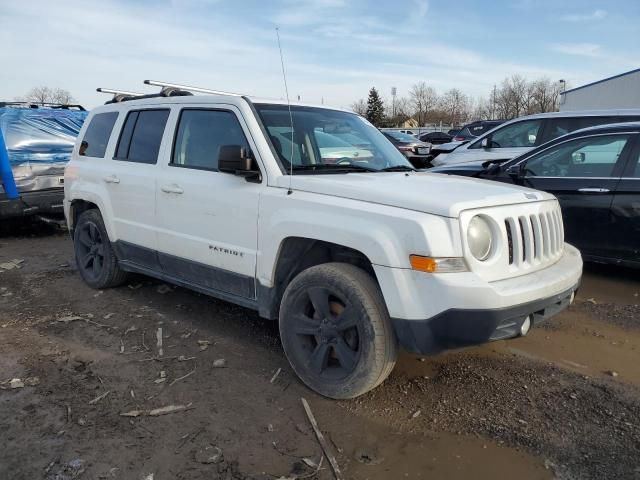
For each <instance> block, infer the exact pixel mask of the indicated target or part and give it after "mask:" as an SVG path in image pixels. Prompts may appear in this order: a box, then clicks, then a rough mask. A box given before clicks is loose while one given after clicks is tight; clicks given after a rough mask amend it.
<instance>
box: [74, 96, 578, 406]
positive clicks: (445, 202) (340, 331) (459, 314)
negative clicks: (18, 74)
mask: <svg viewBox="0 0 640 480" xmlns="http://www.w3.org/2000/svg"><path fill="white" fill-rule="evenodd" d="M121 100H122V99H121ZM325 135H333V136H336V137H337V138H339V139H340V140H341V141H342V142H347V143H349V144H350V145H352V147H353V148H352V149H350V151H351V152H353V151H363V150H366V151H367V154H366V155H364V154H362V155H358V156H356V155H355V154H354V155H349V156H345V157H344V158H341V159H334V158H332V159H330V162H328V161H323V158H324V157H323V155H322V152H321V149H320V147H319V146H318V140H319V137H321V136H325ZM324 140H326V138H325V139H324ZM64 185H65V201H64V207H65V214H66V217H67V221H68V225H69V228H70V231H71V233H72V236H73V241H74V248H75V255H76V260H77V265H78V270H79V273H80V275H81V276H82V278H83V279H84V281H85V282H86V283H87V284H88V285H89V286H91V287H93V288H105V287H112V286H116V285H119V284H121V283H123V282H124V281H125V278H126V275H127V273H128V272H137V273H143V274H146V275H150V276H153V277H156V278H159V279H162V280H164V281H167V282H171V283H174V284H177V285H181V286H184V287H187V288H191V289H193V290H196V291H199V292H203V293H206V294H209V295H212V296H214V297H217V298H220V299H224V300H227V301H230V302H233V303H236V304H239V305H242V306H244V307H247V308H251V309H254V310H257V311H258V313H259V314H260V315H261V316H263V317H266V318H270V319H278V320H279V326H280V335H281V339H282V345H283V347H284V351H285V354H286V356H287V358H288V360H289V362H290V363H291V366H292V368H293V369H294V370H295V372H296V373H297V374H298V376H299V377H300V378H301V379H302V381H303V382H304V383H305V384H307V385H308V386H309V387H311V388H312V389H314V390H316V391H317V392H319V393H320V394H322V395H325V396H327V397H332V398H352V397H355V396H357V395H360V394H362V393H364V392H366V391H368V390H370V389H372V388H374V387H376V386H377V385H379V384H380V383H381V382H382V381H383V380H384V379H385V378H386V377H387V376H388V375H389V373H390V372H391V370H392V369H393V366H394V364H395V361H396V356H397V352H398V348H403V349H405V350H407V351H410V352H414V353H417V354H430V353H434V352H438V351H441V350H443V349H445V348H451V347H460V346H466V345H472V344H478V343H482V342H487V341H491V340H496V339H505V338H512V337H517V336H519V335H524V334H526V333H527V331H528V330H529V328H530V327H531V326H533V325H535V324H537V323H539V322H541V321H542V320H544V319H546V318H548V317H549V316H551V315H553V314H555V313H557V312H559V311H561V310H562V309H564V308H565V307H567V306H568V305H569V303H570V302H571V300H572V299H573V295H574V292H575V290H576V288H577V287H578V284H579V281H580V276H581V272H582V260H581V257H580V254H579V253H578V251H577V250H576V249H575V248H573V247H572V246H570V245H568V244H565V243H564V238H563V227H562V216H561V213H560V209H559V207H558V202H557V201H556V199H555V198H554V197H553V196H552V195H549V194H546V193H543V192H538V191H535V190H530V189H525V188H520V187H515V186H510V185H506V184H501V183H494V182H488V181H482V180H474V179H469V178H462V177H450V176H446V175H437V174H430V173H422V172H417V171H415V170H414V168H412V166H411V165H410V164H409V163H408V161H407V160H406V158H405V157H404V156H403V155H402V154H401V153H400V152H399V151H398V150H397V149H396V148H395V147H394V146H393V145H392V144H391V143H390V142H389V141H388V140H387V139H385V137H384V136H383V135H382V134H381V133H380V132H379V131H378V130H377V129H376V128H375V127H373V126H372V125H371V124H370V123H368V122H367V121H366V120H364V119H363V118H362V117H360V116H358V115H356V114H354V113H351V112H347V111H343V110H338V109H332V108H327V107H313V106H307V105H300V104H295V105H291V106H290V107H288V106H287V104H286V103H283V102H281V101H274V100H260V99H253V98H248V97H245V96H241V95H235V94H219V95H210V96H209V95H206V96H203V95H198V96H193V95H190V94H189V93H188V92H185V91H176V90H168V91H163V93H162V94H159V95H148V96H145V97H144V98H132V97H125V98H124V101H119V102H117V101H114V102H108V104H106V105H105V106H102V107H99V108H96V109H95V110H93V111H92V112H91V113H90V115H89V117H88V119H87V121H86V122H85V124H84V126H83V128H82V131H81V132H80V135H79V137H78V142H77V144H76V146H75V148H74V151H73V155H72V160H71V161H70V163H69V164H68V166H67V168H66V173H65V184H64Z"/></svg>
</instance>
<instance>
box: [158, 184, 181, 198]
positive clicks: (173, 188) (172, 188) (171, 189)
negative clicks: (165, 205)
mask: <svg viewBox="0 0 640 480" xmlns="http://www.w3.org/2000/svg"><path fill="white" fill-rule="evenodd" d="M160 190H162V191H163V192H164V193H177V194H178V195H179V194H181V193H183V192H184V190H183V189H182V188H180V187H179V186H178V185H176V184H175V183H174V184H172V185H162V186H161V187H160Z"/></svg>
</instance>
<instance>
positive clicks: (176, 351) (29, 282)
mask: <svg viewBox="0 0 640 480" xmlns="http://www.w3.org/2000/svg"><path fill="white" fill-rule="evenodd" d="M39 230H41V229H26V230H22V231H20V232H16V231H15V229H14V228H8V227H5V230H4V232H2V233H0V263H2V262H6V261H8V260H12V259H24V262H23V263H22V264H21V265H20V267H21V268H19V269H18V268H15V269H12V270H9V271H2V272H1V273H0V382H4V381H5V380H10V379H12V378H20V379H23V380H24V379H26V378H30V377H38V378H37V380H31V382H32V383H35V385H33V386H29V385H27V386H25V387H23V388H15V389H11V388H9V384H8V383H5V384H3V385H2V387H3V389H2V390H0V432H2V436H1V437H0V438H1V439H2V440H1V442H2V443H1V444H0V447H1V448H0V478H2V479H5V478H6V479H11V480H13V479H16V480H17V479H29V480H31V479H40V478H44V479H56V480H62V479H72V478H82V479H99V478H106V479H108V478H118V479H143V478H151V477H149V475H150V474H153V478H154V480H164V479H200V478H202V479H204V478H207V479H215V478H220V479H248V478H251V479H254V478H255V479H262V478H264V479H272V478H279V477H281V476H283V477H285V478H286V477H291V478H296V475H297V476H298V477H299V478H303V477H304V476H305V475H309V474H312V472H313V468H311V467H309V466H308V465H306V464H305V462H304V460H303V459H304V458H307V459H310V460H312V461H315V462H317V461H319V459H320V452H321V451H320V447H319V445H318V443H317V441H316V439H315V436H314V434H313V432H312V430H311V428H310V426H309V423H308V421H307V418H306V416H305V414H304V410H303V409H302V406H301V404H300V397H303V396H304V397H305V398H307V399H308V401H309V403H310V405H311V408H312V409H313V411H314V413H315V416H316V418H317V420H318V422H319V424H320V426H321V428H322V430H323V431H324V432H325V434H326V435H327V436H328V438H329V439H330V441H331V443H332V445H333V448H334V451H335V453H336V455H337V459H338V462H339V463H340V465H341V467H342V469H343V470H344V472H345V477H346V478H349V479H371V480H374V479H380V480H382V479H396V478H397V479H402V478H416V479H419V478H424V479H426V478H430V479H433V478H438V479H440V478H450V479H463V478H519V479H520V480H525V479H538V478H539V479H545V478H554V477H558V478H576V479H589V478H593V479H601V478H632V479H633V478H640V310H639V307H638V303H640V298H638V293H639V292H640V280H639V279H640V275H638V274H637V272H631V271H624V270H619V269H614V268H595V267H590V268H589V269H588V271H587V274H586V276H585V279H584V284H583V288H582V290H581V292H580V295H579V297H578V300H577V303H576V305H575V306H574V307H572V308H571V309H570V310H569V311H567V312H565V313H563V314H562V315H560V316H559V317H557V318H556V319H555V320H554V321H553V323H551V324H549V325H547V326H546V327H545V328H537V329H534V330H533V331H532V332H531V333H530V334H529V336H527V337H525V338H521V339H516V340H512V341H507V342H496V343H493V344H490V345H485V346H482V347H478V348H472V349H467V350H465V351H462V352H451V353H448V354H446V355H440V356H437V357H433V358H426V359H419V358H415V357H412V356H408V355H403V356H402V357H401V358H400V361H399V364H398V366H397V367H396V370H395V371H394V372H393V373H392V375H391V377H390V379H389V380H388V381H387V382H385V383H384V384H383V385H382V386H381V387H379V388H378V389H376V390H374V391H373V392H371V393H369V394H367V395H365V396H363V397H361V398H359V399H357V400H355V401H350V402H346V401H345V402H333V401H329V400H326V399H323V398H320V397H318V396H317V395H315V394H313V393H312V392H310V391H309V390H307V389H306V388H305V387H304V386H303V385H301V384H300V382H299V381H298V380H297V379H296V378H295V377H294V376H293V374H292V372H291V370H290V368H289V367H288V364H287V363H286V359H285V358H284V355H283V353H282V350H281V348H280V344H279V340H278V334H277V327H276V325H275V324H274V323H271V322H266V321H263V320H261V319H259V318H258V317H257V315H256V314H254V313H253V312H251V311H249V310H245V309H243V308H240V307H235V306H231V305H229V304H225V303H224V302H219V301H216V300H213V299H210V298H208V297H205V296H202V295H198V294H196V293H193V292H190V291H187V290H184V289H180V288H173V287H171V288H168V287H166V286H164V285H163V284H162V283H159V282H156V281H154V280H150V279H148V278H144V277H135V278H132V279H131V282H130V284H129V286H125V287H121V288H117V289H112V290H104V291H94V290H91V289H89V288H88V287H86V286H85V285H84V284H83V283H82V282H81V280H80V278H79V276H78V275H77V274H76V273H75V272H74V268H73V262H72V260H71V257H72V249H71V242H70V241H69V240H68V238H67V237H66V236H65V235H64V234H60V233H54V232H51V231H48V232H45V233H44V234H38V235H34V232H36V231H39ZM159 327H161V328H162V342H163V350H164V358H163V359H162V360H154V359H153V358H154V357H157V356H158V349H157V345H156V333H157V330H158V328H159ZM217 359H225V360H226V364H225V365H224V367H222V368H217V367H215V366H214V361H215V360H217ZM279 368H281V369H282V371H281V373H280V374H279V375H278V376H277V378H276V379H275V380H274V382H273V383H271V379H272V377H273V376H274V374H275V373H276V372H277V371H278V369H279ZM161 372H164V375H165V377H164V378H165V379H164V380H162V379H161ZM614 372H615V373H614ZM612 373H613V375H612ZM180 377H184V378H182V379H180ZM106 392H109V393H108V394H107V395H106V396H104V397H102V398H100V399H98V400H96V401H94V402H93V403H90V402H92V401H93V400H95V399H97V398H98V397H100V396H101V395H104V394H105V393H106ZM167 405H188V406H189V407H188V409H187V410H184V411H180V412H175V413H172V414H168V415H164V416H149V415H147V413H148V412H149V411H150V410H151V409H155V408H159V407H164V406H167ZM132 410H140V411H143V412H145V413H143V414H142V415H140V416H137V417H123V416H121V415H120V414H121V413H124V412H130V411H132ZM215 448H219V449H220V451H221V455H220V456H219V457H218V458H212V457H215V455H213V454H214V453H217V450H216V449H215ZM214 460H215V461H214ZM208 461H213V463H203V462H208ZM306 478H319V479H331V478H333V476H332V474H331V471H330V469H329V468H328V465H327V464H326V461H325V462H323V465H322V468H321V469H320V470H319V472H318V474H317V475H316V476H315V477H313V476H308V477H306Z"/></svg>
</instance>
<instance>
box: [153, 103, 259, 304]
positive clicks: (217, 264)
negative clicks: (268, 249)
mask: <svg viewBox="0 0 640 480" xmlns="http://www.w3.org/2000/svg"><path fill="white" fill-rule="evenodd" d="M171 124H172V129H173V130H174V134H172V135H170V137H171V138H172V139H173V145H171V146H170V148H168V149H167V150H166V151H165V155H164V156H163V159H162V167H161V168H160V173H159V177H158V185H157V197H158V211H157V218H158V227H159V232H158V250H159V258H160V262H161V264H162V268H163V271H164V272H165V273H166V274H168V275H170V276H171V277H173V278H175V279H177V280H179V281H181V282H184V283H186V284H188V285H190V286H192V287H194V286H195V287H199V288H202V289H206V290H207V291H215V292H216V293H218V294H220V293H223V294H229V295H232V296H233V299H234V301H237V302H240V303H241V299H249V300H253V299H255V296H256V292H255V274H256V272H255V269H256V252H257V243H258V231H257V222H258V202H259V197H260V192H261V191H262V188H263V184H261V183H252V182H249V181H247V180H246V179H245V178H243V177H240V176H235V175H231V174H228V173H221V172H219V171H218V152H219V150H220V147H221V146H222V145H240V146H243V147H249V148H251V150H252V151H253V152H256V151H257V149H256V148H255V145H254V144H253V142H252V140H251V137H250V135H249V134H248V132H249V130H248V128H247V126H246V124H245V122H244V119H243V117H242V115H241V113H240V111H239V110H238V109H237V108H236V107H235V106H233V105H226V104H220V105H207V106H203V107H201V108H200V107H195V106H194V107H184V108H179V107H176V108H175V110H174V112H173V114H172V120H171Z"/></svg>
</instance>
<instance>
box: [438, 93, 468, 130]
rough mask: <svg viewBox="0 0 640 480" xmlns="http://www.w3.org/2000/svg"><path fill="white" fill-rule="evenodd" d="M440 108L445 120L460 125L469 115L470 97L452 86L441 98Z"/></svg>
mask: <svg viewBox="0 0 640 480" xmlns="http://www.w3.org/2000/svg"><path fill="white" fill-rule="evenodd" d="M440 109H441V110H442V113H443V114H444V119H443V120H444V121H445V122H447V123H450V124H452V125H460V124H462V123H463V122H465V121H466V120H467V118H468V117H469V97H467V96H466V95H465V94H464V93H462V92H461V91H460V90H458V89H457V88H452V89H451V90H449V91H447V92H445V94H444V95H443V96H442V98H441V99H440Z"/></svg>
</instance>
